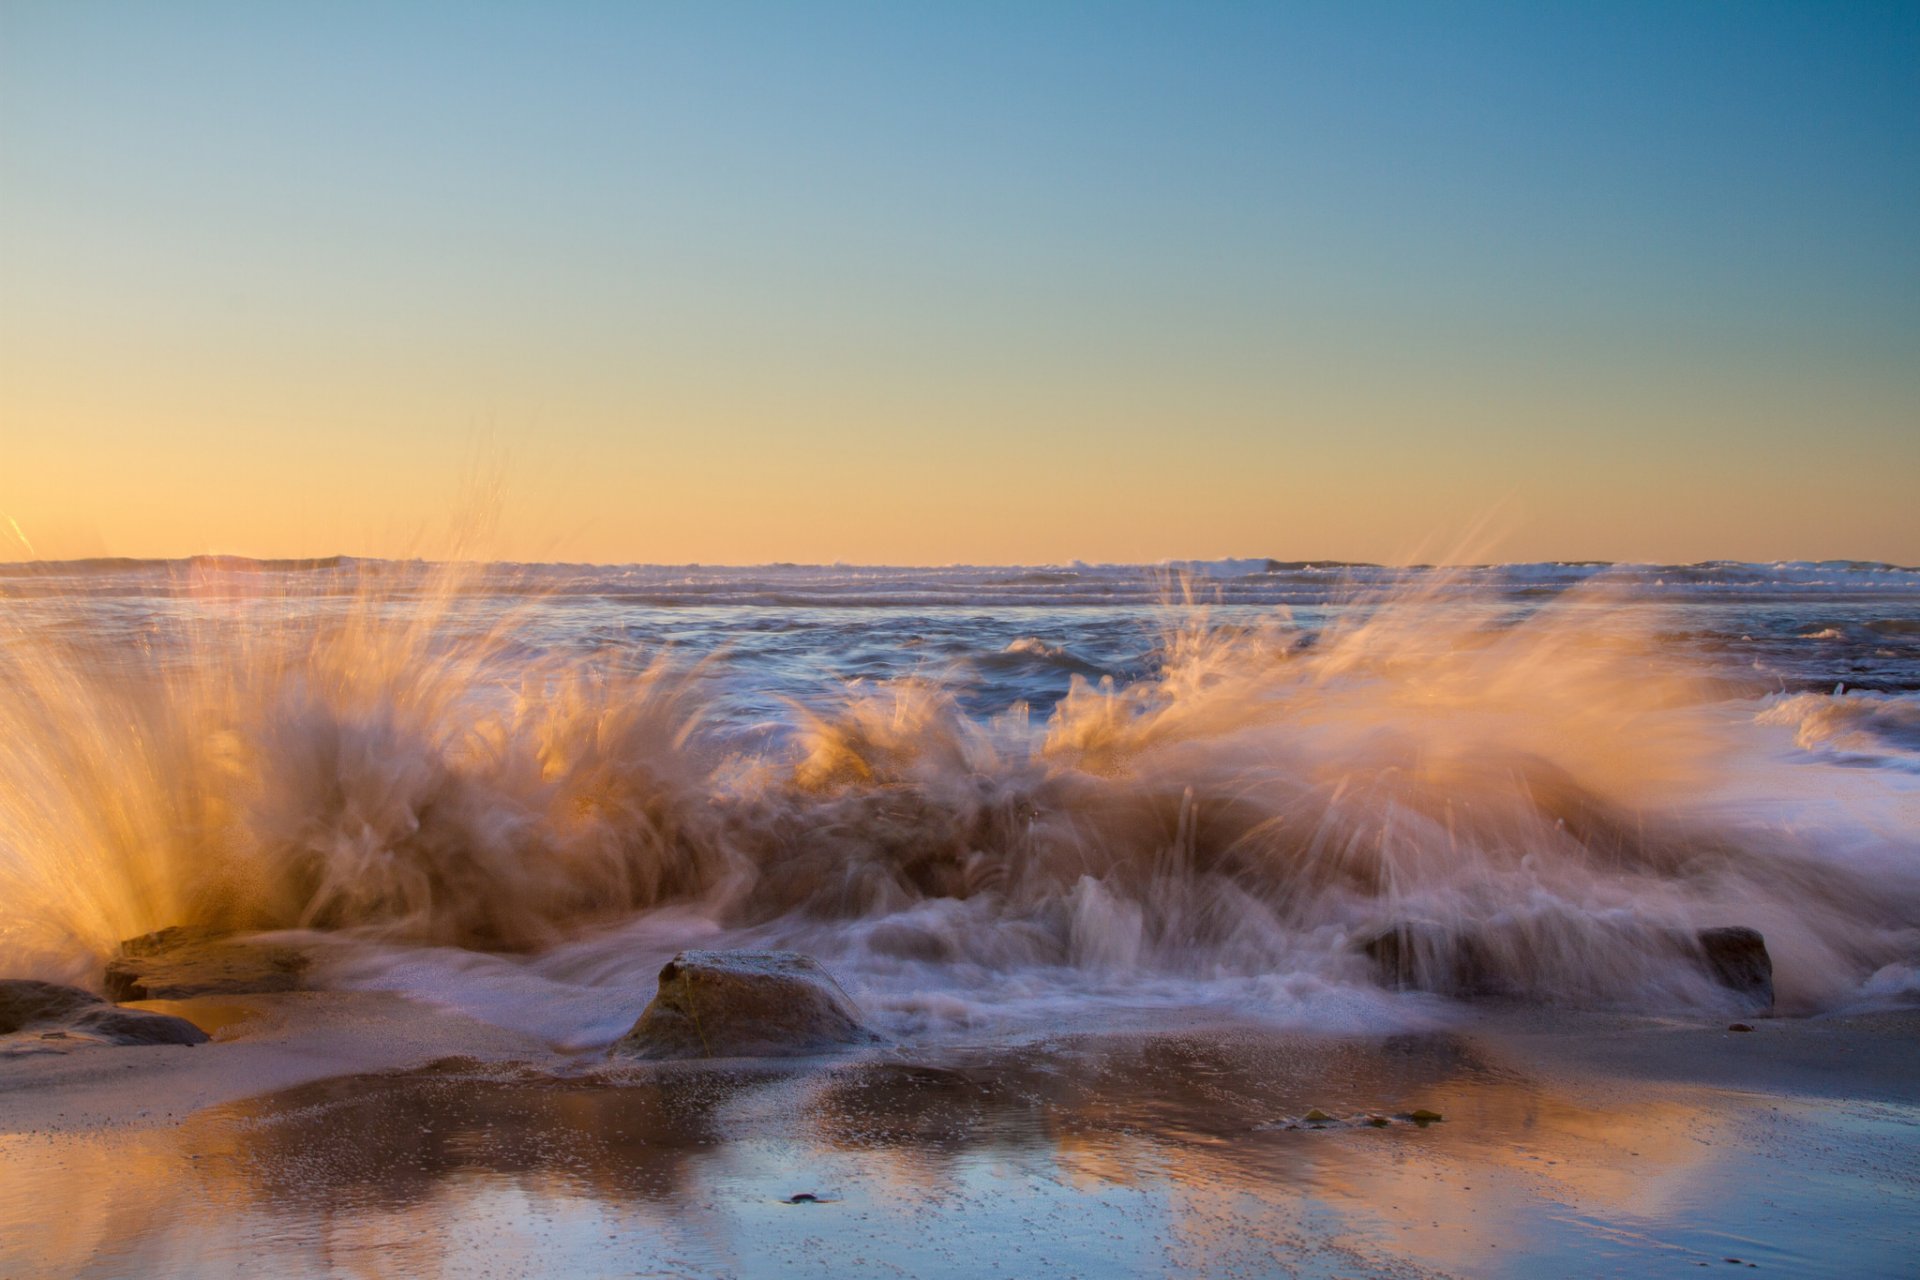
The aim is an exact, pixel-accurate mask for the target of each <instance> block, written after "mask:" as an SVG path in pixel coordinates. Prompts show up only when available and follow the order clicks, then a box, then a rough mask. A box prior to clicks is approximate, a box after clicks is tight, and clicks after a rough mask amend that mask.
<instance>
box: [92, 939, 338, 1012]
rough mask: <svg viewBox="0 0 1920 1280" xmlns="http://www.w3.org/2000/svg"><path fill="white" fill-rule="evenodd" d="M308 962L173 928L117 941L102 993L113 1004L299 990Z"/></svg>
mask: <svg viewBox="0 0 1920 1280" xmlns="http://www.w3.org/2000/svg"><path fill="white" fill-rule="evenodd" d="M307 964H308V959H307V956H306V954H305V953H304V952H302V951H300V950H298V949H297V948H294V947H287V946H281V945H278V944H276V943H271V942H250V941H246V940H244V939H237V938H234V937H232V936H231V935H229V934H225V933H222V932H220V931H219V930H217V929H208V928H203V927H200V926H181V925H176V926H174V927H173V928H171V929H162V930H160V931H159V932H158V933H149V934H146V935H145V936H143V937H139V938H131V939H129V940H127V941H126V942H123V943H121V944H120V954H118V955H117V956H115V957H114V958H113V959H112V960H110V961H108V962H107V973H106V990H107V995H108V996H109V997H111V998H112V999H115V1000H185V999H187V998H188V997H190V996H237V995H247V994H250V993H253V992H271V991H298V990H300V988H301V987H302V986H303V985H304V979H305V976H306V971H307Z"/></svg>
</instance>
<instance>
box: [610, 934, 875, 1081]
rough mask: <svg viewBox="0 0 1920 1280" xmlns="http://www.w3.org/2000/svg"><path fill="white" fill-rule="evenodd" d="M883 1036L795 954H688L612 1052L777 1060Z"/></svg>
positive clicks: (663, 974)
mask: <svg viewBox="0 0 1920 1280" xmlns="http://www.w3.org/2000/svg"><path fill="white" fill-rule="evenodd" d="M877 1039H878V1037H876V1036H875V1035H874V1034H873V1033H872V1032H871V1031H869V1030H867V1028H866V1027H865V1026H863V1025H862V1024H861V1022H860V1012H859V1010H858V1009H857V1008H855V1006H854V1003H853V1001H852V999H851V998H850V997H848V995H847V993H846V992H845V991H843V990H842V989H841V987H840V984H839V983H837V982H835V981H834V980H833V976H832V975H831V974H829V973H828V972H827V971H826V970H825V969H823V968H821V967H820V965H819V963H818V962H817V961H815V960H814V959H813V958H812V957H811V956H805V955H801V954H800V953H799V952H797V951H683V952H681V953H680V954H679V955H677V956H675V957H674V958H673V959H671V960H669V961H668V962H667V964H666V966H665V967H664V968H662V969H661V970H660V990H659V993H658V994H657V995H655V996H654V998H653V1003H651V1004H649V1005H648V1006H647V1008H646V1011H645V1012H643V1013H642V1014H641V1015H640V1020H639V1021H638V1022H636V1023H634V1024H633V1029H632V1030H631V1031H629V1032H627V1034H626V1035H625V1036H624V1037H623V1038H622V1039H621V1040H620V1042H619V1043H618V1044H617V1045H616V1046H614V1048H615V1052H618V1053H624V1054H629V1055H632V1056H635V1057H641V1058H778V1057H792V1056H795V1055H802V1054H814V1053H824V1052H828V1051H830V1050H834V1049H843V1048H847V1047H849V1046H854V1045H863V1044H872V1043H874V1042H875V1041H876V1040H877Z"/></svg>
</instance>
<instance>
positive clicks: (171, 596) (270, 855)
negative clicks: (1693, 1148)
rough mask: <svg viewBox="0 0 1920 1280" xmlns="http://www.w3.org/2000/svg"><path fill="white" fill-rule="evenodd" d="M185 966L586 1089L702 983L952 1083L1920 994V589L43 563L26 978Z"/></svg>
mask: <svg viewBox="0 0 1920 1280" xmlns="http://www.w3.org/2000/svg"><path fill="white" fill-rule="evenodd" d="M178 923H206V924H213V925H219V926H225V927H231V928H235V929H243V930H268V931H300V932H301V933H302V935H303V936H304V938H305V940H306V941H307V943H308V944H309V945H310V946H311V947H313V948H314V949H315V951H316V954H318V955H320V956H321V957H322V963H321V965H320V969H319V972H320V974H321V975H322V977H323V980H324V981H325V982H327V983H329V984H331V985H334V986H337V987H341V988H373V989H382V990H398V991H402V992H404V993H407V994H409V995H413V996H415V997H417V998H420V999H425V1000H428V1001H432V1002H437V1003H440V1004H443V1005H445V1006H447V1007H449V1008H453V1009H458V1010H460V1011H462V1012H465V1013H468V1014H471V1015H474V1016H476V1017H479V1018H482V1019H484V1020H488V1021H492V1022H495V1023H497V1024H499V1025H501V1026H505V1027H511V1028H514V1029H516V1030H519V1031H527V1032H532V1033H535V1034H537V1035H539V1036H541V1037H542V1038H543V1039H545V1040H546V1041H547V1042H548V1043H550V1044H552V1045H553V1046H555V1047H556V1048H561V1049H564V1050H570V1051H579V1052H593V1051H597V1049H599V1048H600V1047H604V1046H605V1045H606V1044H608V1043H610V1042H611V1041H612V1040H613V1039H614V1038H615V1037H617V1036H618V1035H619V1034H620V1033H621V1032H622V1031H624V1030H625V1028H626V1026H627V1024H629V1023H630V1022H631V1020H632V1017H633V1015H634V1013H635V1011H636V1009H637V1007H638V1005H639V1004H642V1003H644V1002H645V999H646V998H647V996H648V995H650V994H651V989H652V973H653V971H654V970H655V969H657V968H658V966H659V964H660V962H661V960H662V959H663V958H664V957H665V956H667V955H670V954H671V953H672V952H673V951H674V950H676V949H678V948H681V947H686V946H694V945H698V946H703V947H714V946H755V947H788V948H795V949H799V950H803V951H806V952H808V953H810V954H812V955H814V956H816V957H817V958H818V959H820V960H821V962H822V963H824V964H825V965H827V967H828V968H829V969H830V970H831V971H832V972H833V973H834V974H835V975H836V976H837V977H839V978H840V980H841V981H842V983H843V984H844V985H845V986H847V987H848V989H849V990H850V991H852V992H853V993H854V994H855V996H856V997H857V998H858V1000H859V1001H860V1003H861V1005H862V1007H863V1009H865V1010H866V1011H867V1012H868V1013H869V1014H870V1015H871V1016H872V1017H873V1019H874V1020H875V1023H876V1025H877V1026H878V1027H879V1028H880V1030H881V1031H882V1032H883V1033H885V1034H887V1035H888V1036H890V1037H892V1038H894V1039H897V1040H901V1041H905V1042H914V1041H928V1042H947V1041H953V1040H963V1041H967V1042H976V1041H982V1040H984V1041H989V1042H998V1041H1002V1040H1006V1041H1018V1040H1019V1039H1020V1038H1021V1037H1023V1036H1030V1035H1033V1034H1037V1033H1043V1032H1044V1033H1052V1032H1057V1031H1059V1030H1061V1029H1063V1028H1067V1029H1071V1028H1086V1029H1113V1028H1126V1027H1149V1026H1161V1025H1165V1024H1166V1022H1167V1020H1168V1019H1170V1018H1172V1019H1188V1020H1192V1019H1199V1020H1205V1019H1208V1018H1221V1019H1231V1020H1234V1021H1251V1022H1256V1023H1269V1024H1272V1025H1275V1026H1280V1027H1300V1028H1311V1029H1323V1030H1334V1031H1339V1030H1357V1031H1383V1030H1384V1031H1391V1030H1393V1029H1395V1028H1402V1027H1405V1028H1417V1027H1426V1026H1432V1025H1435V1024H1436V1022H1443V1021H1444V1020H1445V1018H1446V1017H1447V1009H1448V1008H1449V1007H1450V1005H1449V990H1448V988H1449V984H1450V983H1451V984H1453V985H1455V986H1457V985H1459V984H1460V982H1461V977H1460V975H1461V966H1462V965H1463V964H1464V963H1466V961H1465V959H1464V958H1465V957H1468V956H1470V957H1471V968H1472V971H1473V972H1472V983H1471V985H1473V987H1474V988H1475V992H1476V994H1483V995H1493V996H1497V997H1499V998H1503V999H1511V1000H1522V1001H1534V1002H1539V1003H1544V1004H1553V1005H1567V1006H1575V1007H1582V1008H1601V1009H1626V1010H1633V1011H1638V1012H1653V1013H1660V1012H1665V1011H1671V1012H1688V1013H1698V1012H1702V1011H1706V1012H1713V1011H1716V1010H1721V1009H1728V1010H1734V1009H1737V1008H1738V1007H1739V1006H1738V1004H1737V1001H1736V1000H1735V998H1734V993H1730V992H1729V991H1727V990H1726V989H1725V988H1724V987H1722V986H1720V985H1719V984H1718V983H1716V982H1715V981H1714V979H1713V977H1712V976H1711V974H1710V973H1709V972H1708V970H1707V968H1706V967H1703V965H1702V964H1701V963H1700V957H1699V954H1698V946H1697V944H1696V942H1695V941H1694V938H1695V936H1696V934H1697V931H1698V930H1701V929H1707V928H1715V927H1721V926H1728V925H1741V926H1748V927H1752V928H1755V929H1758V930H1759V931H1760V932H1761V933H1762V934H1763V935H1764V937H1765V939H1766V943H1767V947H1768V949H1769V951H1770V953H1771V956H1772V961H1773V965H1774V971H1775V980H1776V987H1777V993H1778V1007H1779V1009H1780V1010H1781V1011H1782V1012H1788V1013H1817V1012H1829V1011H1838V1010H1855V1009H1863V1008H1874V1007H1880V1006H1883V1005H1886V1004H1889V1003H1900V1002H1904V1001H1910V1000H1911V998H1912V997H1913V996H1914V995H1916V994H1920V968H1916V965H1920V569H1914V568H1903V567H1899V566H1893V565H1885V564H1876V563H1860V562H1821V563H1783V564H1770V565H1767V564H1743V563H1723V562H1715V563H1708V564H1694V565H1607V564H1557V563H1556V564H1522V565H1486V566H1467V567H1439V568H1433V567H1426V568H1382V567H1379V566H1371V565H1352V564H1325V563H1295V562H1278V561H1271V560H1258V559H1255V560H1226V561H1214V562H1182V563H1171V564H1162V565H1154V566H1128V565H1088V564H1078V563H1076V564H1069V565H1059V566H1027V567H984V566H956V567H949V568H941V569H916V568H894V567H859V566H843V565H833V566H808V565H771V566H759V567H752V568H722V567H705V566H684V565H683V566H657V565H632V566H585V565H530V564H491V565H446V564H430V563H423V562H391V561H369V560H353V559H339V558H336V559H326V560H314V561H298V562H292V561H278V562H275V561H264V562H263V561H249V560H241V559H234V558H201V559H195V560H189V561H121V560H103V561H85V562H63V563H40V564H16V565H5V566H0V974H5V975H8V976H34V977H44V978H51V979H59V980H66V981H78V982H81V983H86V984H91V983H94V982H96V981H97V978H98V973H99V967H100V965H101V964H102V962H103V961H104V959H105V958H106V957H107V956H108V955H110V954H111V953H112V951H113V949H114V947H115V946H116V945H117V944H118V943H119V942H120V941H121V940H122V939H125V938H128V937H132V936H135V935H138V934H141V933H144V932H147V931H149V930H152V929H157V928H161V927H164V926H167V925H171V924H178ZM1394 930H1401V931H1406V930H1415V931H1417V936H1419V937H1420V938H1423V939H1428V940H1429V941H1430V945H1424V946H1423V949H1422V950H1420V952H1419V954H1418V955H1416V956H1415V957H1414V958H1413V962H1412V963H1413V972H1412V973H1411V975H1410V976H1411V978H1412V982H1411V987H1412V988H1413V989H1401V984H1400V983H1398V982H1388V981H1383V979H1382V974H1381V973H1380V971H1379V969H1378V966H1377V964H1376V963H1375V957H1373V956H1370V954H1369V950H1368V943H1369V941H1370V940H1373V939H1377V938H1378V937H1380V936H1381V935H1382V933H1383V932H1389V931H1394ZM1401 976H1402V977H1407V976H1409V975H1405V974H1403V975H1401Z"/></svg>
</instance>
